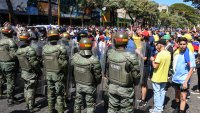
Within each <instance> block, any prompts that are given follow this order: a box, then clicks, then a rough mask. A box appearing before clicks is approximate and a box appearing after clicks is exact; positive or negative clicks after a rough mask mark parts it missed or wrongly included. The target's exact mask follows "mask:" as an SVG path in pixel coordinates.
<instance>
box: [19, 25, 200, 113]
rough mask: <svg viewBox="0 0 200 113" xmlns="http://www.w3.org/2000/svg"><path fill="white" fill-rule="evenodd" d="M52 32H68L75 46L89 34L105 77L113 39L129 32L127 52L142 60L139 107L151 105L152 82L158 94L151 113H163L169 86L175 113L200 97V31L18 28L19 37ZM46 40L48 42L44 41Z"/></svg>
mask: <svg viewBox="0 0 200 113" xmlns="http://www.w3.org/2000/svg"><path fill="white" fill-rule="evenodd" d="M49 29H58V31H59V32H60V33H63V32H68V33H69V35H70V38H71V39H73V40H74V42H75V46H77V45H78V42H79V40H80V36H79V34H80V33H85V34H87V36H88V38H89V39H91V40H92V41H93V53H94V54H95V55H96V57H98V59H99V60H100V63H101V67H102V70H103V72H102V73H105V69H104V68H105V55H106V52H107V50H109V49H111V48H113V46H112V35H113V34H114V33H115V32H117V31H123V32H127V33H128V34H129V41H128V44H127V47H126V50H127V51H129V52H133V53H136V54H137V55H138V57H140V58H141V60H140V65H141V74H142V79H141V98H140V99H139V100H138V102H139V106H138V107H144V106H145V105H146V104H147V101H148V100H147V98H146V97H147V95H148V92H147V91H148V84H147V82H148V80H149V79H151V82H152V86H153V91H154V107H153V109H150V112H151V113H161V112H162V111H163V108H164V107H163V104H164V100H165V93H166V87H168V86H167V85H168V84H167V83H168V82H170V85H171V86H173V87H174V89H175V100H176V109H175V110H174V113H184V111H185V106H186V102H187V99H189V98H190V93H193V94H200V47H199V45H200V31H197V30H196V29H192V30H189V29H158V28H145V29H143V28H140V27H133V26H130V27H127V28H123V27H121V28H120V27H110V26H107V27H97V26H92V25H91V26H87V27H71V26H63V27H59V28H53V27H52V26H49V27H47V28H41V29H40V28H34V27H32V28H29V27H27V26H24V27H23V26H20V25H17V26H16V27H15V30H16V32H17V34H16V37H18V35H19V34H20V33H21V32H22V31H24V30H27V31H29V32H30V34H31V36H32V37H39V38H40V37H46V33H47V31H48V30H49ZM44 39H45V38H44ZM16 40H17V38H16ZM195 71H196V72H197V76H198V83H197V88H196V89H194V90H193V91H192V92H190V79H191V76H192V75H193V73H194V72H195Z"/></svg>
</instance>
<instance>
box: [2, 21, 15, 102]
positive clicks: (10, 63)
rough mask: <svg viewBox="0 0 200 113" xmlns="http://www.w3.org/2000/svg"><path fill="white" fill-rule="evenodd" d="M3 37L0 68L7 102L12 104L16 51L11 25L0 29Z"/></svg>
mask: <svg viewBox="0 0 200 113" xmlns="http://www.w3.org/2000/svg"><path fill="white" fill-rule="evenodd" d="M1 32H2V34H3V38H2V39H1V40H0V70H1V72H2V73H3V76H4V77H5V78H6V81H7V98H8V104H9V105H13V104H14V102H15V101H14V88H15V87H14V86H15V84H14V83H15V75H16V73H15V72H16V54H15V53H16V51H17V45H16V44H15V42H14V41H13V39H12V36H13V29H12V27H11V25H7V26H4V27H3V28H2V29H1Z"/></svg>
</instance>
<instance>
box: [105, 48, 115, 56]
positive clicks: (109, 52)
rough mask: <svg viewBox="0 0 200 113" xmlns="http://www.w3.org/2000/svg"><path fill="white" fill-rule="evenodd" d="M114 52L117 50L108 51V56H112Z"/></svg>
mask: <svg viewBox="0 0 200 113" xmlns="http://www.w3.org/2000/svg"><path fill="white" fill-rule="evenodd" d="M113 52H115V50H114V49H110V50H108V53H107V54H108V55H110V54H111V53H113Z"/></svg>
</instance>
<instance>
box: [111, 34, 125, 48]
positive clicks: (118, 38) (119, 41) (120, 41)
mask: <svg viewBox="0 0 200 113" xmlns="http://www.w3.org/2000/svg"><path fill="white" fill-rule="evenodd" d="M112 37H113V41H114V46H115V47H117V46H125V45H127V43H128V33H126V32H116V33H113V34H112Z"/></svg>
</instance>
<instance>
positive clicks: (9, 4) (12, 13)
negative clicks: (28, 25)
mask: <svg viewBox="0 0 200 113" xmlns="http://www.w3.org/2000/svg"><path fill="white" fill-rule="evenodd" d="M6 3H7V5H8V11H9V13H10V15H11V17H12V20H13V21H14V22H13V24H17V23H18V20H17V18H16V17H15V14H14V11H13V6H12V3H11V1H10V0H6Z"/></svg>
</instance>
